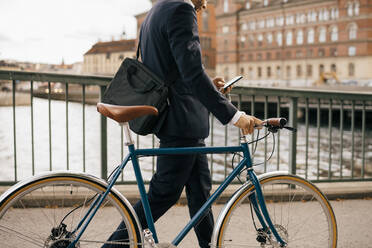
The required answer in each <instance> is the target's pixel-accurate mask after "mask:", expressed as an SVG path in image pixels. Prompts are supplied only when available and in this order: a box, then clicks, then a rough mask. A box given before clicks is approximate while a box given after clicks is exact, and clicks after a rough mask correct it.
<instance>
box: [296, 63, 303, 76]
mask: <svg viewBox="0 0 372 248" xmlns="http://www.w3.org/2000/svg"><path fill="white" fill-rule="evenodd" d="M296 74H297V77H301V76H302V66H301V65H297V66H296Z"/></svg>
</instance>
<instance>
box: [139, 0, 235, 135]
mask: <svg viewBox="0 0 372 248" xmlns="http://www.w3.org/2000/svg"><path fill="white" fill-rule="evenodd" d="M140 38H141V46H140V50H141V57H142V62H143V63H144V64H145V65H146V66H147V67H148V68H149V69H150V70H152V71H153V72H154V73H155V74H157V75H158V76H159V77H161V78H163V79H166V78H167V75H169V74H170V72H171V71H172V70H174V69H175V68H176V67H177V69H178V71H179V77H178V79H177V80H176V81H175V82H174V83H173V84H172V86H171V87H170V97H169V100H170V107H169V113H168V116H167V118H166V120H165V122H164V125H163V126H162V128H161V129H160V131H159V133H157V134H156V135H157V136H158V137H159V138H160V139H162V138H169V137H170V138H171V137H175V138H192V139H200V138H206V137H208V135H209V112H211V113H212V114H213V115H214V116H216V118H217V119H218V120H219V121H220V122H221V123H222V124H227V123H228V122H229V121H230V120H231V119H232V117H233V116H234V114H235V113H236V111H237V109H236V108H235V107H234V106H233V105H232V104H231V103H230V102H229V101H228V100H227V99H226V98H225V97H224V96H223V95H222V94H221V93H220V92H218V90H217V88H216V87H215V86H214V84H213V82H212V81H211V79H210V78H209V77H208V75H207V74H206V73H205V71H204V68H203V65H202V59H201V49H200V41H199V34H198V25H197V18H196V12H195V10H194V8H193V7H192V6H191V5H190V4H189V3H186V2H184V1H183V0H160V1H158V2H157V3H156V4H155V5H154V6H153V7H152V9H151V10H150V11H149V13H148V14H147V16H146V19H145V20H144V22H143V23H142V26H141V31H140Z"/></svg>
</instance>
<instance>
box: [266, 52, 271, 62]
mask: <svg viewBox="0 0 372 248" xmlns="http://www.w3.org/2000/svg"><path fill="white" fill-rule="evenodd" d="M270 59H271V52H267V53H266V60H270Z"/></svg>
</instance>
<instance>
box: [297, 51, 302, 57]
mask: <svg viewBox="0 0 372 248" xmlns="http://www.w3.org/2000/svg"><path fill="white" fill-rule="evenodd" d="M301 57H302V51H301V50H297V51H296V58H301Z"/></svg>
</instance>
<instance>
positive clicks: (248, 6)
mask: <svg viewBox="0 0 372 248" xmlns="http://www.w3.org/2000/svg"><path fill="white" fill-rule="evenodd" d="M245 8H246V9H250V8H251V1H247V3H246V4H245Z"/></svg>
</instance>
